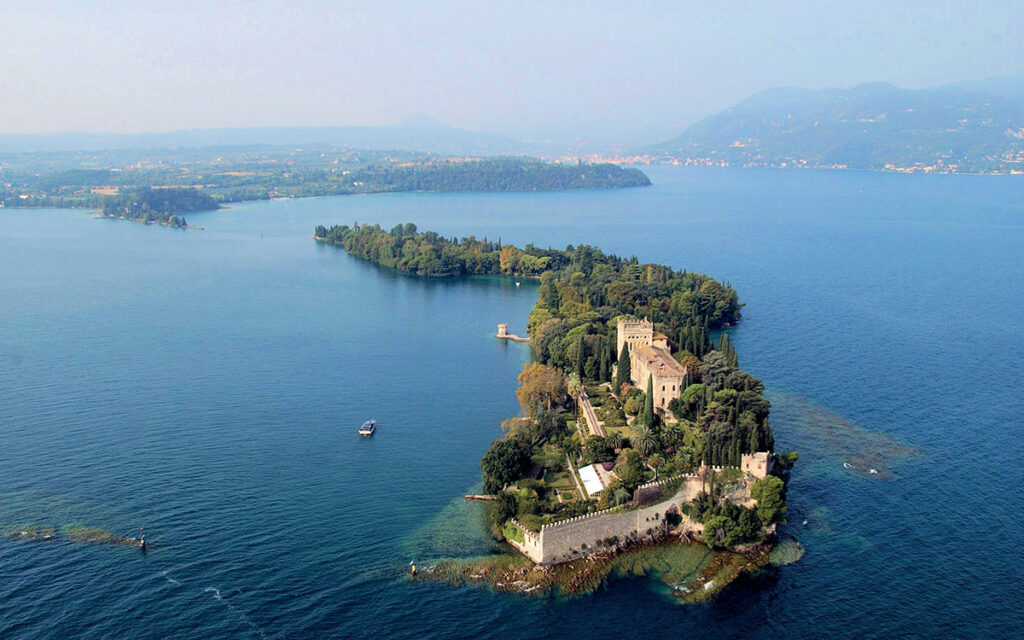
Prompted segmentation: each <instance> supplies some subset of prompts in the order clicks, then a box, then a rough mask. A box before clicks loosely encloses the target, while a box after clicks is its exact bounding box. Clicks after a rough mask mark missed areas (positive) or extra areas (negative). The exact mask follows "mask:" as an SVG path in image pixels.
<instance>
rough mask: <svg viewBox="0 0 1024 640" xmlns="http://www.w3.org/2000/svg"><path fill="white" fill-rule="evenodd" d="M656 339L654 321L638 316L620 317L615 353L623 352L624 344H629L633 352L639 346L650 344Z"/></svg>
mask: <svg viewBox="0 0 1024 640" xmlns="http://www.w3.org/2000/svg"><path fill="white" fill-rule="evenodd" d="M653 341H654V323H653V322H650V321H648V320H647V319H644V320H637V319H636V318H619V322H618V336H617V339H616V349H615V355H616V356H618V355H619V354H620V353H622V345H624V344H628V345H629V352H630V353H633V352H634V351H636V349H637V347H641V346H644V345H649V344H651V343H652V342H653Z"/></svg>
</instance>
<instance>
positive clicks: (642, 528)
mask: <svg viewBox="0 0 1024 640" xmlns="http://www.w3.org/2000/svg"><path fill="white" fill-rule="evenodd" d="M671 480H672V478H666V479H665V480H662V481H660V482H652V483H650V484H647V485H644V486H645V487H652V486H658V485H660V484H664V483H666V482H669V481H671ZM700 489H701V479H700V476H686V477H685V479H684V481H683V484H682V486H680V487H679V490H678V491H676V494H675V495H674V496H672V498H671V499H669V500H665V501H663V502H659V503H657V504H653V505H650V506H648V507H643V508H641V509H636V510H634V511H626V512H624V513H611V510H610V509H608V510H605V511H598V512H597V513H588V514H587V515H584V516H578V517H576V518H570V519H568V520H563V521H561V522H555V523H553V524H546V525H543V526H542V527H541V529H540V533H536V532H533V531H530V530H528V529H527V528H526V527H524V526H523V525H522V524H520V523H518V522H517V523H516V525H517V526H518V527H519V528H520V529H521V530H522V531H523V534H524V535H523V542H522V543H518V542H513V541H511V540H510V541H509V543H510V544H511V545H512V546H514V547H515V548H517V549H519V551H521V552H522V553H523V554H524V555H526V556H527V557H528V558H530V559H531V560H533V561H534V562H536V563H537V564H557V563H559V562H566V561H568V560H572V559H574V558H579V557H580V556H585V555H587V554H589V553H592V552H594V551H597V550H599V549H600V548H601V547H600V545H601V544H602V543H603V541H604V540H606V539H607V538H617V539H618V540H619V541H620V542H624V541H626V540H628V539H631V538H635V537H641V536H644V535H647V532H648V530H653V529H656V528H658V527H659V526H661V525H662V524H663V523H664V522H665V514H666V512H668V511H669V510H671V509H672V508H673V507H674V508H675V511H677V512H678V513H679V515H680V517H681V518H682V522H680V524H679V527H678V528H679V529H681V530H683V531H686V532H687V533H700V532H701V531H702V530H703V527H702V526H701V525H700V524H698V523H696V522H694V521H692V520H690V518H688V517H687V516H686V514H684V513H683V512H682V510H681V509H682V505H683V504H685V503H687V502H689V501H690V500H692V499H693V497H694V496H696V495H697V493H698V492H700Z"/></svg>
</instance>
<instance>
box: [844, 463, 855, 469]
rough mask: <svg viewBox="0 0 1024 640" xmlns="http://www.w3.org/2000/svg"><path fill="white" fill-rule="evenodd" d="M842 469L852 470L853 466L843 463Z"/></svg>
mask: <svg viewBox="0 0 1024 640" xmlns="http://www.w3.org/2000/svg"><path fill="white" fill-rule="evenodd" d="M843 468H844V469H852V468H853V465H852V464H850V463H849V462H844V463H843Z"/></svg>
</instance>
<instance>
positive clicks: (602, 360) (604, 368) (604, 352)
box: [597, 338, 608, 382]
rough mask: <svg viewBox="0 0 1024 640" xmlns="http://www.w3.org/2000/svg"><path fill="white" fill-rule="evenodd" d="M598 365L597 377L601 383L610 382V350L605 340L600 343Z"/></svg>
mask: <svg viewBox="0 0 1024 640" xmlns="http://www.w3.org/2000/svg"><path fill="white" fill-rule="evenodd" d="M597 357H598V365H597V370H598V374H597V377H598V379H599V380H600V381H601V382H607V381H608V348H607V347H606V346H605V345H604V338H601V340H600V342H598V348H597Z"/></svg>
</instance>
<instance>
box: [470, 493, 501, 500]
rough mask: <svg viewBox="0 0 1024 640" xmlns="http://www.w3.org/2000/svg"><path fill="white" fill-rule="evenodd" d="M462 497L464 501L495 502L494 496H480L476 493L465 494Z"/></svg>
mask: <svg viewBox="0 0 1024 640" xmlns="http://www.w3.org/2000/svg"><path fill="white" fill-rule="evenodd" d="M462 497H463V498H465V499H466V500H497V497H496V496H489V495H480V494H477V493H467V494H466V495H464V496H462Z"/></svg>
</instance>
